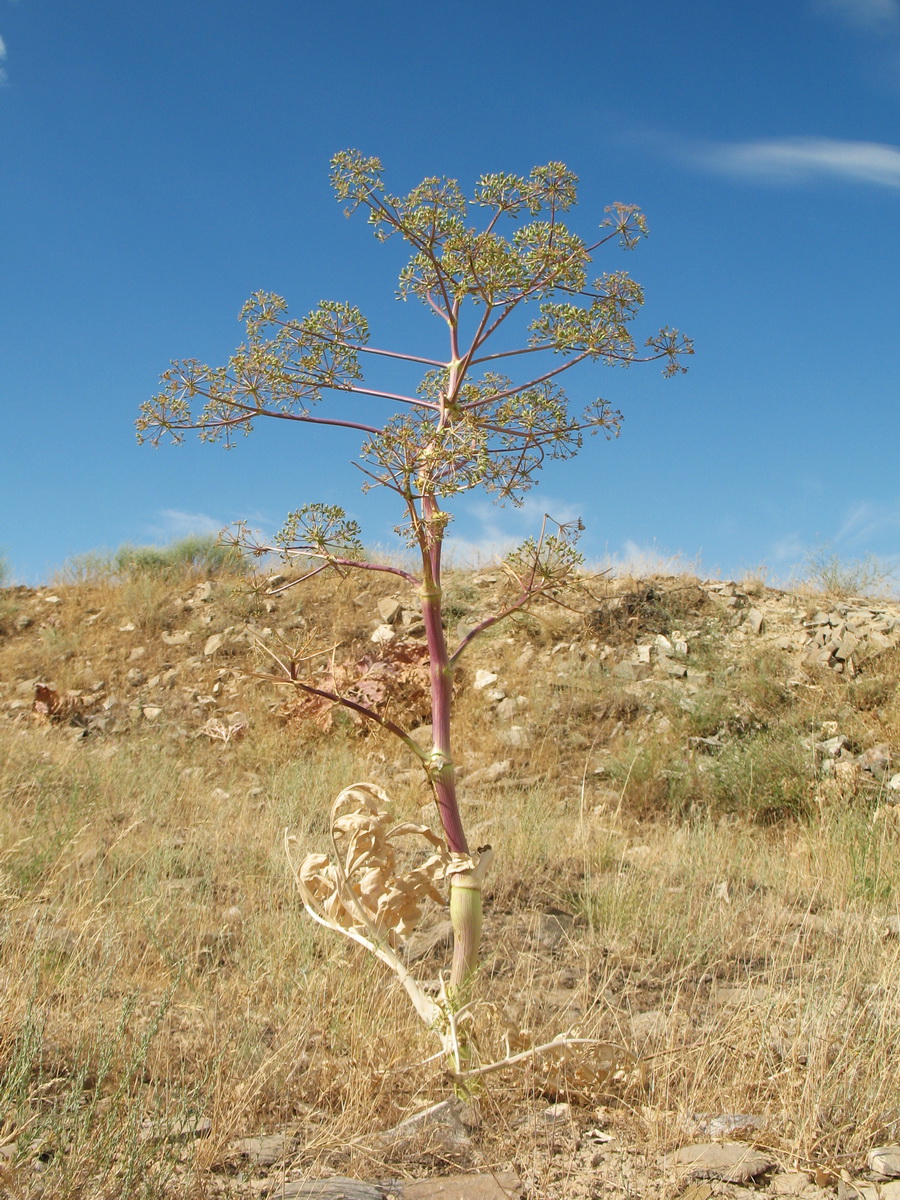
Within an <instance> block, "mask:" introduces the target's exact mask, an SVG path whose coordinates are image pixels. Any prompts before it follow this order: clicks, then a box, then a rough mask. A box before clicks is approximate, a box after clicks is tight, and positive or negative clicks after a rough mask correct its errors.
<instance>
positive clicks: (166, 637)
mask: <svg viewBox="0 0 900 1200" xmlns="http://www.w3.org/2000/svg"><path fill="white" fill-rule="evenodd" d="M161 637H162V640H163V641H164V642H165V644H166V645H167V646H186V645H187V644H188V642H189V641H190V640H191V635H190V633H189V632H188V631H187V630H186V629H176V630H173V631H172V632H171V633H170V632H169V631H168V630H167V631H166V632H165V633H163V634H162V635H161Z"/></svg>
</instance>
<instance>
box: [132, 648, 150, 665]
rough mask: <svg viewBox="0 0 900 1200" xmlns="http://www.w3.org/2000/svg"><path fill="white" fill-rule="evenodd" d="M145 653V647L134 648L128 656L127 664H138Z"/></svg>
mask: <svg viewBox="0 0 900 1200" xmlns="http://www.w3.org/2000/svg"><path fill="white" fill-rule="evenodd" d="M146 653H147V647H146V646H134V647H133V648H132V651H131V653H130V654H129V655H128V661H129V662H138V661H139V660H140V659H142V658H143V657H144V655H145V654H146Z"/></svg>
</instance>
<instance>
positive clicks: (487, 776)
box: [466, 702, 512, 787]
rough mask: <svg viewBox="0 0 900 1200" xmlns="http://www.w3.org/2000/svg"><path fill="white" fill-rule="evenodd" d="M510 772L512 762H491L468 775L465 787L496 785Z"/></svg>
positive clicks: (506, 760) (504, 760) (507, 760)
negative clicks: (486, 784)
mask: <svg viewBox="0 0 900 1200" xmlns="http://www.w3.org/2000/svg"><path fill="white" fill-rule="evenodd" d="M504 703H505V702H504ZM511 770H512V761H511V760H510V759H508V758H504V759H501V760H499V761H498V762H492V763H491V764H490V766H487V767H479V768H478V770H477V771H472V772H471V773H470V774H468V775H467V776H466V786H467V787H478V785H479V784H482V783H496V782H497V780H498V779H505V778H506V776H507V775H508V774H509V773H510V771H511Z"/></svg>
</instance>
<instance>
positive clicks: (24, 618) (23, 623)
mask: <svg viewBox="0 0 900 1200" xmlns="http://www.w3.org/2000/svg"><path fill="white" fill-rule="evenodd" d="M33 624H34V617H29V615H28V613H19V615H18V616H17V617H16V629H28V627H29V626H30V625H33Z"/></svg>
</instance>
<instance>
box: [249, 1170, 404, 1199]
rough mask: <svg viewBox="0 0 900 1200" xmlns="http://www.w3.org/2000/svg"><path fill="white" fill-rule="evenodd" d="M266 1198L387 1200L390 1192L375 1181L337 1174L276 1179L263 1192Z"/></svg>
mask: <svg viewBox="0 0 900 1200" xmlns="http://www.w3.org/2000/svg"><path fill="white" fill-rule="evenodd" d="M262 1195H264V1196H265V1197H266V1200H386V1197H387V1195H388V1192H387V1190H386V1189H385V1188H383V1187H379V1186H378V1184H375V1183H366V1182H365V1181H364V1180H362V1179H348V1177H347V1176H346V1175H335V1176H333V1177H332V1178H331V1179H312V1180H297V1181H295V1182H294V1183H280V1182H278V1181H276V1182H275V1183H274V1185H273V1186H272V1187H271V1188H267V1189H266V1191H264V1192H263V1193H262Z"/></svg>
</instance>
